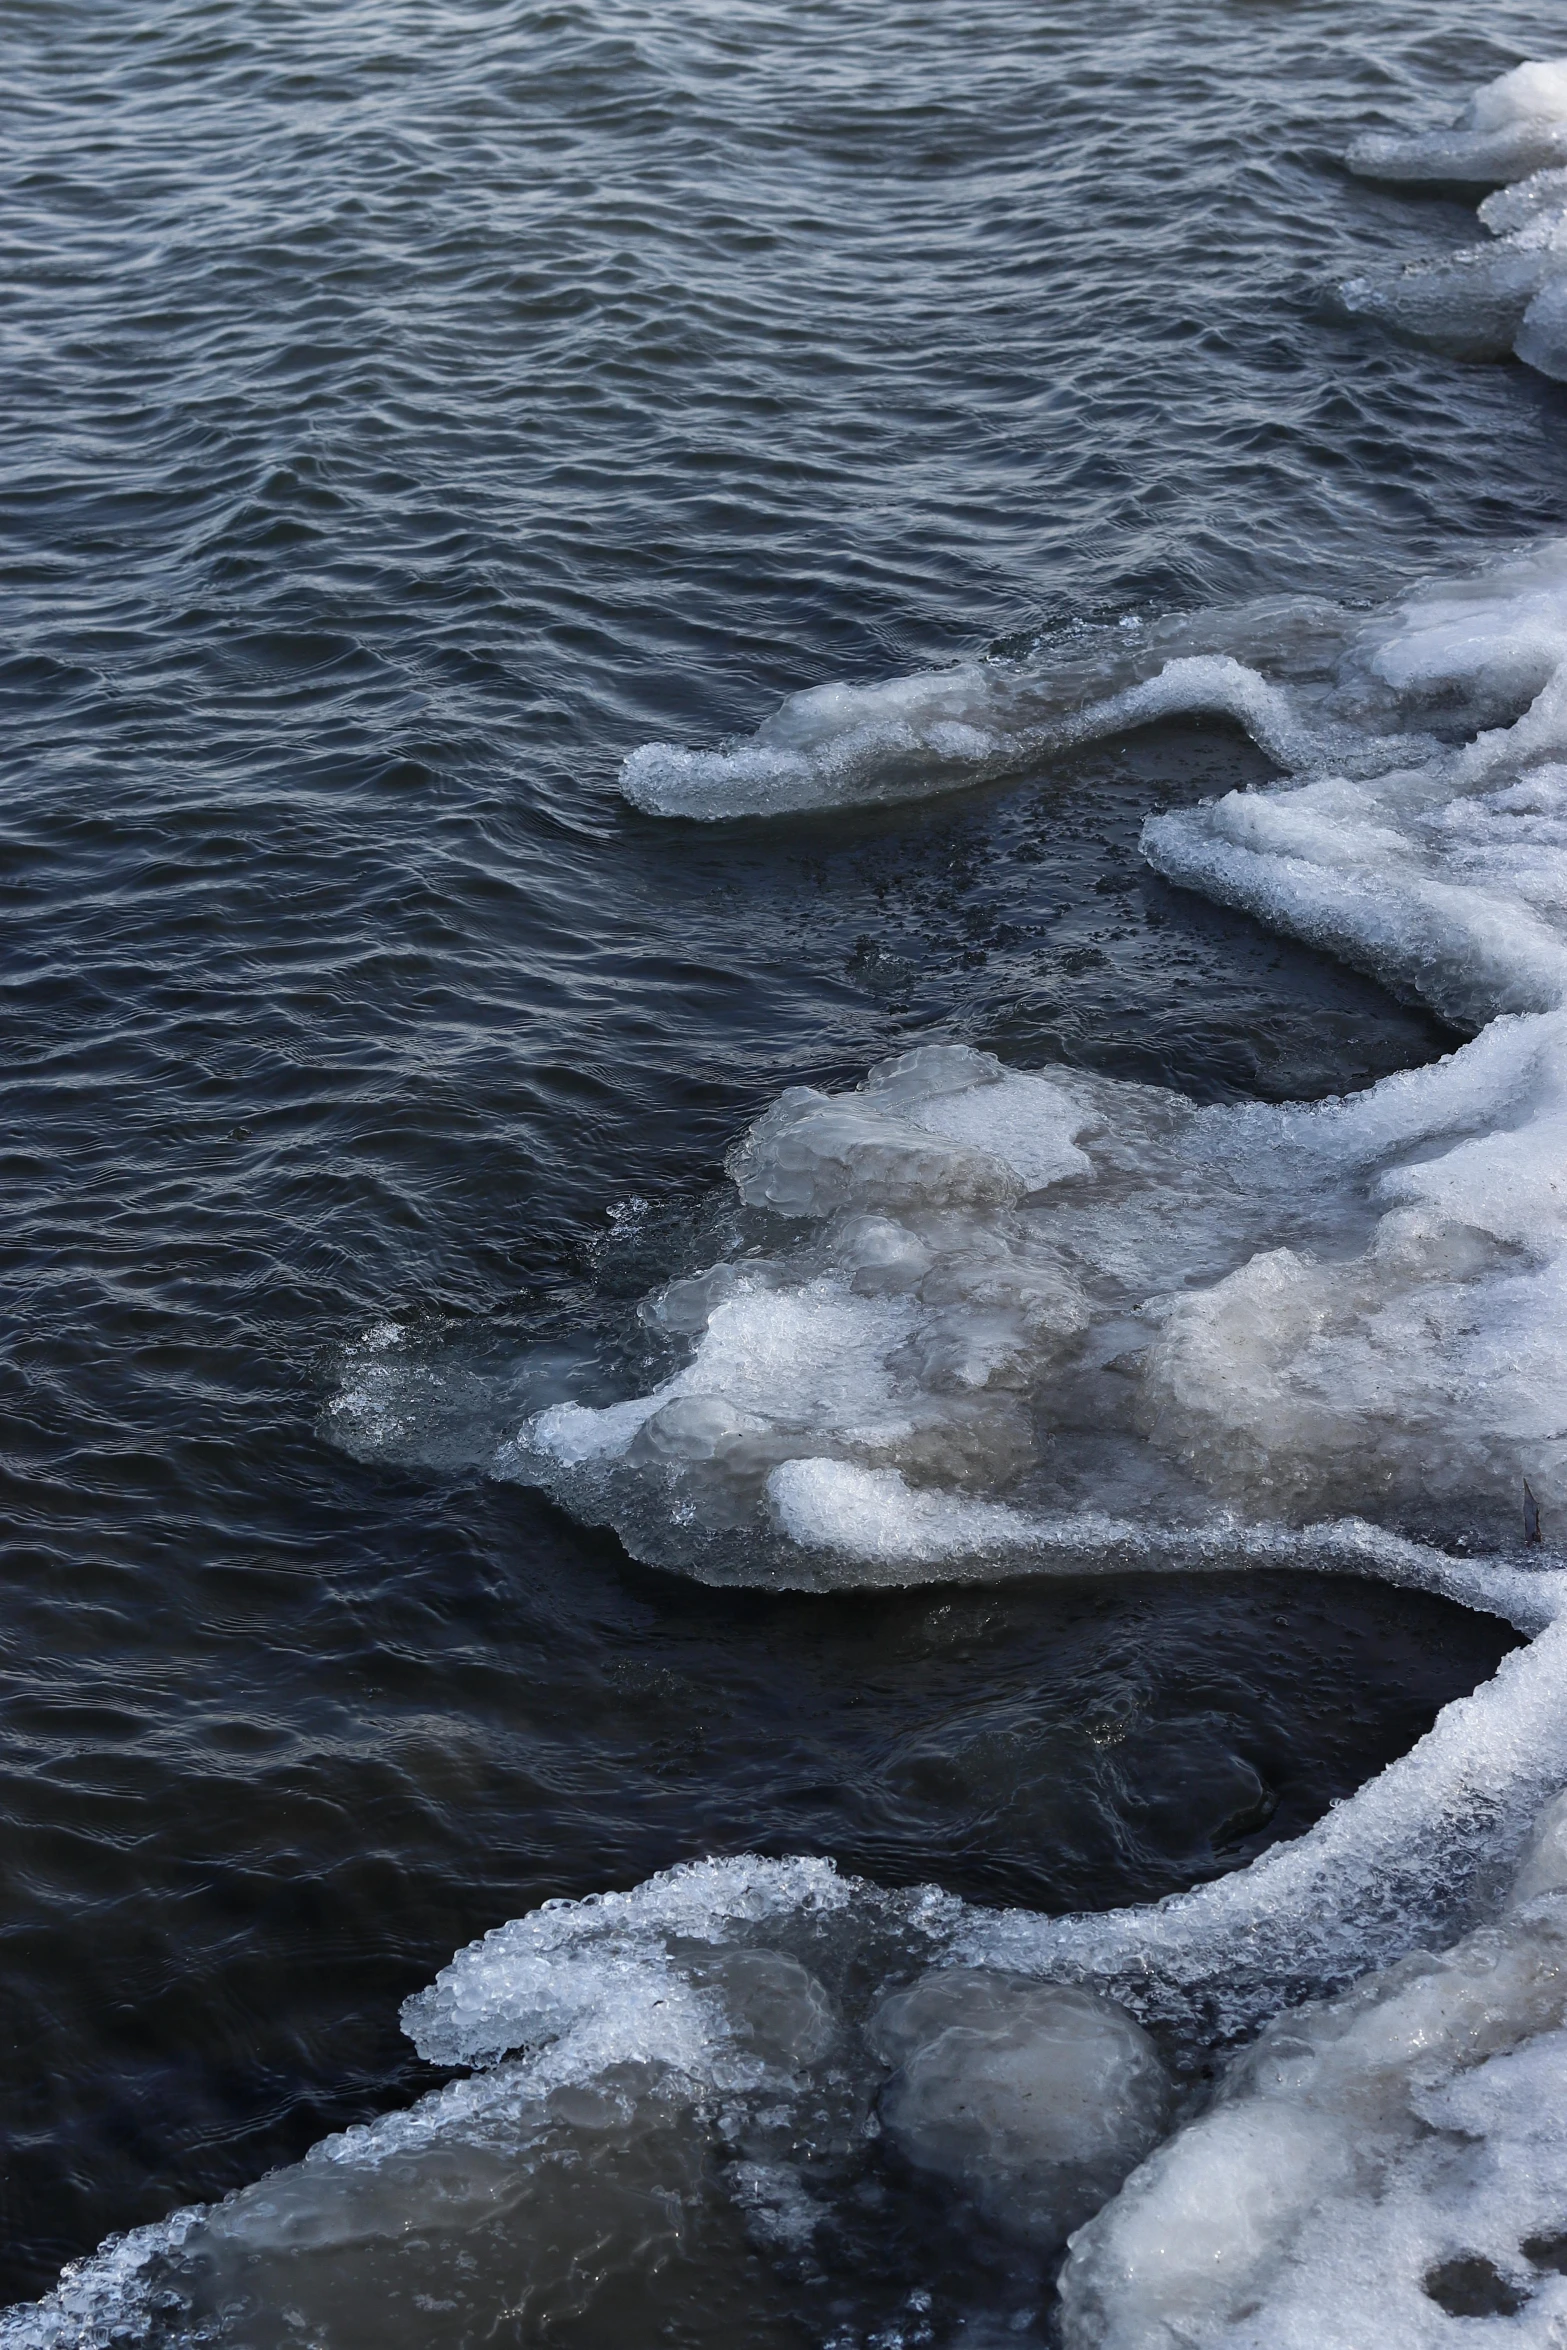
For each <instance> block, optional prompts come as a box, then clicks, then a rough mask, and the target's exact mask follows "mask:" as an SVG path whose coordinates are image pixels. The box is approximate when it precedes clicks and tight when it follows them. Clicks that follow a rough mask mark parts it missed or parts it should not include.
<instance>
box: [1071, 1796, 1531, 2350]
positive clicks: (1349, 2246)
mask: <svg viewBox="0 0 1567 2350" xmlns="http://www.w3.org/2000/svg"><path fill="white" fill-rule="evenodd" d="M1564 1817H1567V1805H1564V1803H1563V1800H1562V1799H1560V1798H1558V1799H1557V1800H1556V1801H1554V1802H1553V1803H1552V1804H1551V1805H1550V1806H1548V1807H1547V1809H1546V1810H1545V1812H1544V1814H1543V1815H1542V1817H1541V1819H1540V1821H1539V1823H1538V1825H1537V1829H1536V1833H1535V1836H1534V1838H1533V1840H1532V1842H1531V1844H1530V1846H1529V1848H1528V1850H1527V1852H1526V1853H1525V1856H1524V1858H1523V1861H1522V1864H1521V1866H1520V1868H1519V1870H1518V1872H1517V1875H1516V1878H1515V1881H1514V1885H1513V1889H1512V1893H1511V1896H1510V1898H1509V1899H1508V1901H1507V1903H1506V1906H1505V1908H1504V1910H1503V1912H1502V1915H1501V1917H1500V1918H1499V1919H1498V1921H1497V1922H1496V1923H1495V1924H1494V1925H1490V1926H1485V1927H1482V1928H1480V1929H1478V1930H1477V1931H1476V1932H1474V1933H1472V1934H1469V1935H1467V1936H1466V1937H1464V1938H1463V1939H1462V1940H1460V1941H1459V1942H1458V1943H1456V1944H1455V1945H1454V1946H1453V1947H1452V1948H1451V1949H1449V1950H1447V1951H1445V1952H1444V1953H1442V1954H1441V1955H1440V1956H1438V1957H1427V1956H1421V1955H1415V1956H1411V1957H1409V1958H1407V1959H1405V1960H1404V1961H1402V1962H1401V1963H1400V1964H1399V1965H1397V1966H1395V1967H1393V1968H1392V1969H1390V1970H1389V1971H1388V1972H1387V1973H1386V1974H1384V1975H1381V1976H1371V1977H1369V1978H1367V1979H1366V1980H1365V1981H1363V1982H1361V1983H1359V1984H1357V1985H1356V1986H1355V1987H1354V1988H1353V1989H1352V1990H1350V1991H1349V1992H1347V1993H1346V1994H1345V1995H1344V1996H1343V1997H1341V1998H1338V1999H1335V2000H1330V2001H1328V2002H1325V2003H1323V2004H1322V2005H1319V2006H1316V2007H1308V2008H1304V2009H1301V2010H1298V2011H1296V2012H1295V2013H1293V2014H1287V2015H1284V2016H1281V2017H1280V2018H1279V2019H1278V2020H1277V2021H1276V2022H1275V2023H1273V2024H1272V2025H1270V2026H1269V2027H1268V2029H1267V2030H1266V2031H1264V2033H1263V2034H1262V2036H1261V2038H1260V2039H1259V2041H1258V2042H1257V2043H1256V2045H1255V2046H1254V2047H1252V2048H1250V2049H1248V2050H1246V2051H1244V2052H1243V2053H1242V2055H1241V2056H1239V2057H1238V2058H1237V2059H1236V2060H1235V2061H1234V2062H1233V2064H1232V2065H1231V2067H1230V2070H1229V2073H1228V2075H1227V2077H1226V2078H1225V2080H1224V2081H1223V2083H1222V2084H1221V2089H1220V2095H1219V2100H1218V2102H1217V2103H1216V2105H1215V2106H1214V2108H1213V2110H1212V2111H1211V2112H1209V2113H1208V2114H1206V2115H1204V2116H1203V2117H1202V2118H1200V2119H1199V2120H1197V2121H1196V2122H1194V2123H1192V2124H1190V2125H1188V2127H1187V2128H1185V2129H1184V2130H1182V2131H1180V2132H1179V2133H1178V2134H1177V2136H1176V2137H1175V2138H1174V2139H1173V2140H1172V2141H1171V2142H1170V2143H1169V2144H1168V2145H1167V2146H1165V2147H1163V2148H1161V2149H1160V2150H1159V2152H1158V2153H1157V2154H1155V2156H1154V2157H1153V2159H1152V2160H1151V2161H1149V2162H1148V2163H1146V2164H1145V2165H1144V2167H1143V2168H1142V2169H1141V2170H1140V2171H1138V2172H1137V2173H1135V2174H1134V2175H1133V2177H1132V2178H1131V2179H1130V2180H1129V2181H1128V2182H1127V2185H1126V2186H1125V2188H1124V2189H1123V2190H1122V2192H1121V2194H1120V2195H1119V2196H1118V2197H1117V2199H1116V2200H1115V2201H1114V2202H1113V2203H1111V2204H1109V2205H1107V2206H1106V2208H1105V2209H1103V2210H1102V2211H1101V2212H1100V2213H1099V2214H1098V2216H1097V2217H1096V2218H1095V2219H1093V2220H1092V2221H1090V2223H1089V2224H1088V2226H1087V2227H1086V2228H1084V2229H1083V2231H1082V2232H1081V2234H1080V2235H1079V2236H1078V2237H1077V2239H1076V2241H1075V2243H1074V2245H1073V2249H1072V2253H1071V2257H1070V2259H1069V2261H1068V2264H1067V2269H1066V2272H1065V2275H1064V2278H1063V2283H1062V2294H1063V2303H1064V2309H1065V2316H1066V2338H1067V2341H1068V2343H1069V2344H1070V2345H1071V2346H1072V2350H1133V2345H1135V2346H1136V2350H1149V2346H1151V2345H1169V2346H1170V2350H1174V2345H1176V2344H1180V2345H1182V2346H1183V2350H1184V2346H1187V2345H1190V2346H1192V2350H1203V2346H1207V2345H1213V2346H1214V2350H1218V2346H1219V2345H1235V2346H1236V2350H1239V2345H1241V2344H1245V2345H1248V2346H1250V2345H1256V2344H1261V2343H1264V2342H1266V2343H1270V2344H1281V2345H1295V2344H1299V2345H1301V2346H1302V2350H1304V2345H1306V2344H1308V2343H1310V2344H1314V2345H1323V2346H1326V2350H1352V2345H1354V2344H1357V2343H1361V2342H1363V2341H1364V2340H1365V2339H1366V2338H1367V2335H1368V2333H1370V2334H1371V2335H1373V2336H1374V2338H1376V2339H1377V2340H1379V2341H1384V2342H1399V2343H1404V2342H1407V2343H1411V2344H1418V2343H1423V2342H1427V2341H1429V2342H1437V2341H1441V2340H1445V2339H1446V2338H1447V2333H1446V2321H1447V2320H1449V2319H1450V2318H1451V2317H1453V2316H1455V2315H1467V2314H1473V2315H1478V2314H1485V2313H1489V2314H1494V2315H1504V2314H1519V2313H1524V2312H1527V2318H1526V2320H1525V2322H1524V2328H1523V2330H1524V2334H1525V2338H1527V2339H1531V2340H1538V2341H1539V2342H1541V2343H1542V2344H1543V2343H1545V2342H1548V2341H1550V2340H1552V2339H1554V2338H1555V2336H1556V2332H1557V2330H1558V2329H1559V2327H1560V2325H1561V2323H1562V2320H1563V2317H1564V2316H1567V2293H1564V2292H1563V2289H1562V2285H1563V2280H1562V2279H1561V2277H1560V2276H1559V2275H1557V2274H1555V2273H1553V2271H1552V2268H1551V2264H1550V2263H1549V2262H1542V2261H1541V2260H1540V2259H1538V2258H1536V2257H1535V2256H1534V2253H1533V2251H1532V2250H1531V2248H1532V2247H1533V2248H1538V2246H1539V2245H1540V2244H1541V2243H1542V2242H1553V2241H1555V2240H1557V2239H1559V2238H1560V2235H1561V2233H1562V2225H1563V2218H1564V2205H1563V2179H1564V2176H1567V2172H1564V2168H1563V2164H1564V2158H1567V2030H1564V2029H1563V2025H1564V2021H1567V1912H1564V1908H1563V1904H1562V1899H1561V1894H1562V1887H1563V1882H1564V1879H1567V1859H1564V1852H1567V1835H1564V1825H1563V1822H1564ZM1486 2294H1489V2295H1490V2299H1489V2301H1487V2300H1486V2298H1485V2296H1486ZM1465 2295H1468V2296H1469V2298H1468V2300H1467V2301H1466V2300H1465V2298H1464V2296H1465ZM1476 2295H1478V2296H1479V2299H1478V2300H1476V2298H1475V2296H1476Z"/></svg>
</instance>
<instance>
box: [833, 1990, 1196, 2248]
mask: <svg viewBox="0 0 1567 2350" xmlns="http://www.w3.org/2000/svg"><path fill="white" fill-rule="evenodd" d="M870 2040H871V2044H872V2046H873V2047H874V2048H875V2050H876V2051H877V2053H878V2054H879V2055H881V2056H882V2057H884V2058H886V2059H888V2060H889V2061H892V2062H895V2063H896V2065H897V2068H898V2069H897V2071H896V2072H895V2073H894V2074H893V2076H892V2079H891V2080H890V2081H889V2082H888V2083H887V2086H886V2088H885V2089H884V2090H883V2091H882V2096H881V2116H882V2122H883V2125H884V2127H885V2128H886V2129H887V2130H888V2132H889V2133H890V2135H891V2136H892V2138H893V2140H894V2142H895V2143H896V2145H897V2146H898V2148H899V2151H900V2152H901V2153H902V2154H903V2155H904V2156H905V2157H906V2158H907V2159H908V2161H909V2162H911V2163H913V2164H914V2165H915V2167H916V2168H918V2169H920V2170H926V2171H934V2172H935V2173H936V2174H937V2175H938V2176H940V2177H942V2178H944V2179H948V2180H950V2181H951V2182H952V2183H953V2184H954V2185H955V2186H957V2187H959V2188H961V2189H962V2190H963V2192H964V2193H965V2194H967V2195H969V2196H970V2197H971V2198H972V2199H973V2201H974V2202H975V2204H976V2205H977V2206H978V2207H979V2209H980V2210H981V2211H983V2212H984V2213H985V2214H986V2216H987V2217H989V2218H991V2219H993V2220H995V2221H996V2222H997V2223H998V2224H999V2225H1000V2226H1002V2227H1004V2228H1007V2229H1009V2230H1012V2231H1014V2232H1016V2233H1018V2234H1021V2235H1024V2236H1026V2237H1028V2238H1029V2239H1030V2240H1032V2241H1033V2242H1034V2243H1036V2244H1039V2245H1041V2246H1042V2247H1043V2248H1045V2249H1046V2250H1052V2249H1054V2248H1055V2247H1056V2246H1057V2245H1059V2244H1062V2243H1064V2242H1065V2240H1066V2238H1067V2236H1068V2235H1069V2234H1070V2233H1071V2232H1072V2230H1073V2228H1074V2227H1076V2226H1078V2225H1079V2224H1080V2223H1081V2222H1082V2221H1083V2220H1085V2219H1087V2218H1088V2217H1089V2216H1090V2215H1091V2214H1092V2213H1093V2212H1094V2211H1096V2210H1098V2208H1099V2206H1100V2205H1101V2204H1102V2203H1104V2202H1105V2200H1106V2199H1107V2197H1108V2196H1109V2195H1110V2194H1111V2193H1112V2192H1113V2191H1114V2190H1115V2189H1116V2188H1117V2187H1119V2185H1120V2184H1121V2182H1122V2180H1123V2179H1124V2178H1125V2177H1126V2175H1127V2173H1128V2171H1130V2170H1132V2169H1133V2168H1134V2167H1135V2165H1136V2164H1137V2163H1138V2162H1139V2161H1140V2160H1141V2158H1142V2157H1143V2156H1144V2155H1145V2154H1147V2153H1148V2151H1149V2149H1150V2148H1151V2147H1152V2145H1153V2143H1154V2141H1155V2140H1156V2139H1157V2138H1158V2137H1159V2136H1160V2134H1161V2131H1162V2127H1163V2124H1164V2122H1165V2119H1166V2115H1167V2112H1168V2108H1169V2103H1170V2084H1169V2079H1168V2076H1167V2075H1166V2073H1165V2069H1164V2067H1163V2065H1162V2064H1161V2063H1160V2061H1159V2056H1158V2052H1157V2050H1156V2049H1155V2047H1154V2045H1153V2042H1152V2041H1151V2040H1150V2039H1149V2037H1148V2035H1147V2033H1146V2032H1145V2031H1143V2030H1142V2029H1141V2028H1140V2027H1139V2026H1138V2025H1137V2024H1136V2023H1134V2022H1133V2020H1132V2018H1131V2017H1130V2016H1129V2015H1128V2014H1127V2013H1126V2012H1125V2010H1124V2009H1122V2008H1119V2007H1117V2006H1115V2005H1113V2004H1112V2003H1111V2002H1110V2001H1108V2000H1105V1999H1101V1998H1098V1997H1096V1996H1095V1995H1094V1994H1093V1993H1092V1992H1088V1991H1082V1990H1077V1989H1074V1988H1073V1987H1072V1986H1071V1985H1069V1984H1063V1983H1040V1982H1035V1981H1031V1980H1029V1979H1028V1978H1027V1977H1026V1976H1019V1975H1009V1974H1006V1973H1003V1972H999V1971H997V1970H995V1969H981V1968H969V1967H949V1968H945V1969H941V1970H939V1971H937V1972H935V1973H932V1974H928V1975H925V1976H923V1977H922V1978H921V1980H920V1981H919V1982H917V1983H916V1984H915V1985H914V1986H913V1987H912V1989H910V1990H907V1991H899V1992H895V1993H894V1994H893V1996H892V1997H891V1998H890V1999H889V2000H887V2001H885V2002H884V2004H883V2005H882V2006H881V2007H880V2008H879V2009H878V2010H877V2011H876V2014H875V2015H874V2016H873V2018H872V2019H871V2026H870Z"/></svg>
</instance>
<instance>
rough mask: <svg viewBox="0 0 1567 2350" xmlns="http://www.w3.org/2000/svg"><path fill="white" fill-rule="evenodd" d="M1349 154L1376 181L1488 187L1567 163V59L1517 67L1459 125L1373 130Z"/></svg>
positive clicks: (1491, 85) (1484, 92)
mask: <svg viewBox="0 0 1567 2350" xmlns="http://www.w3.org/2000/svg"><path fill="white" fill-rule="evenodd" d="M1346 160H1347V162H1348V164H1349V168H1350V170H1351V171H1358V172H1360V173H1362V174H1363V175H1364V176H1365V177H1366V178H1368V179H1386V180H1460V181H1468V182H1470V183H1471V184H1473V185H1476V186H1481V187H1487V186H1489V187H1499V186H1501V185H1502V184H1503V183H1505V182H1506V181H1508V180H1520V179H1523V178H1525V177H1526V176H1527V175H1528V174H1530V173H1532V172H1538V171H1540V170H1542V169H1547V168H1550V167H1553V166H1556V165H1560V164H1562V163H1564V162H1567V61H1563V60H1562V59H1559V58H1555V59H1546V60H1536V61H1532V62H1530V63H1529V64H1526V65H1519V66H1515V67H1514V68H1513V70H1512V72H1511V73H1504V74H1499V75H1498V76H1497V78H1496V80H1495V81H1494V82H1487V83H1486V84H1485V86H1484V88H1483V89H1481V90H1478V91H1477V92H1476V93H1475V96H1474V97H1473V98H1472V99H1471V100H1470V103H1469V105H1468V106H1467V107H1466V108H1465V110H1464V112H1463V114H1462V115H1461V116H1460V117H1459V120H1458V122H1457V123H1456V124H1455V126H1454V127H1453V129H1452V130H1449V131H1427V132H1425V133H1422V134H1419V135H1417V136H1415V137H1413V138H1408V137H1402V138H1401V137H1395V136H1389V135H1388V134H1386V133H1384V132H1380V131H1373V132H1369V133H1367V134H1366V135H1365V136H1364V137H1362V138H1358V139H1356V140H1354V141H1353V142H1352V144H1351V146H1350V149H1349V153H1348V156H1347V158H1346Z"/></svg>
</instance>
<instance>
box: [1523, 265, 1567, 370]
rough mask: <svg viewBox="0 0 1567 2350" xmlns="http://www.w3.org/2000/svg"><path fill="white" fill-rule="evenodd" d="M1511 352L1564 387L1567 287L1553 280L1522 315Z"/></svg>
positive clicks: (1566, 351) (1559, 280)
mask: <svg viewBox="0 0 1567 2350" xmlns="http://www.w3.org/2000/svg"><path fill="white" fill-rule="evenodd" d="M1513 348H1514V349H1515V350H1516V351H1517V353H1518V356H1519V358H1520V359H1524V360H1527V361H1528V363H1529V365H1530V366H1531V367H1536V368H1538V369H1539V371H1540V373H1541V374H1542V375H1548V376H1551V377H1552V378H1553V379H1554V380H1555V381H1556V382H1557V383H1567V283H1564V282H1563V281H1562V279H1561V278H1559V277H1553V278H1552V279H1551V280H1550V282H1549V283H1548V284H1547V285H1545V286H1543V287H1542V288H1541V290H1540V292H1539V293H1538V294H1536V295H1535V297H1534V300H1533V301H1532V302H1531V303H1530V305H1529V307H1528V309H1527V310H1526V311H1525V312H1524V315H1523V321H1522V324H1521V325H1520V326H1519V329H1518V333H1517V336H1516V338H1515V341H1514V345H1513Z"/></svg>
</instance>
